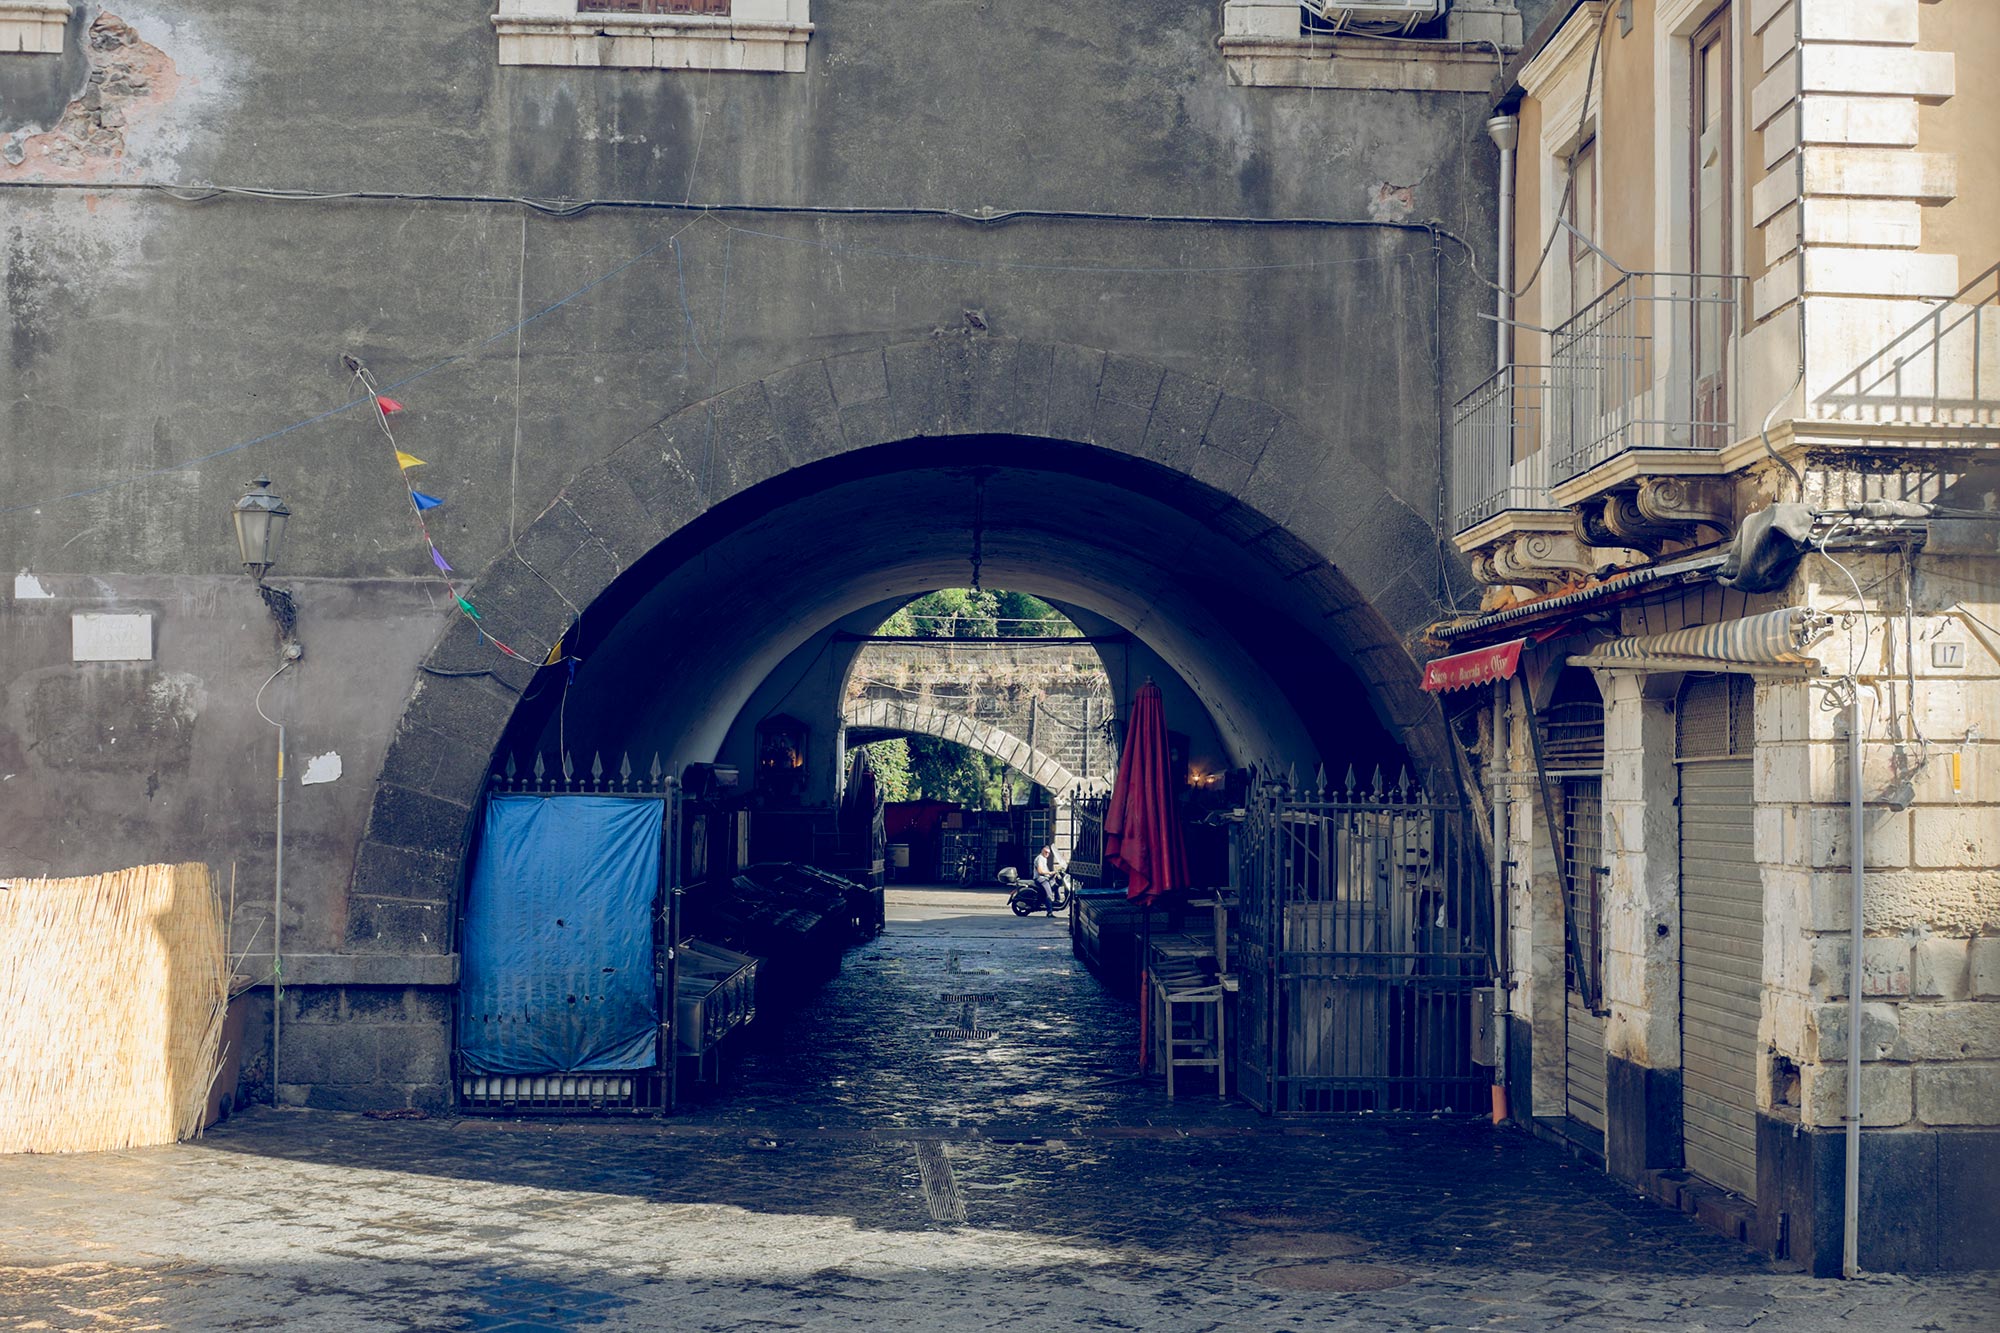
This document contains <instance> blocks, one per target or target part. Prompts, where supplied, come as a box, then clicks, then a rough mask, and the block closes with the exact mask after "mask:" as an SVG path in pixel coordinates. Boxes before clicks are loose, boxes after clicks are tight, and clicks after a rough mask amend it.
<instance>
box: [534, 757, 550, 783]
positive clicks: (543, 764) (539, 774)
mask: <svg viewBox="0 0 2000 1333" xmlns="http://www.w3.org/2000/svg"><path fill="white" fill-rule="evenodd" d="M548 771H549V766H548V762H547V761H546V760H544V759H543V758H542V752H541V751H540V750H537V751H535V767H534V770H533V772H534V774H535V781H537V782H540V781H541V780H542V778H543V776H544V775H545V774H547V772H548Z"/></svg>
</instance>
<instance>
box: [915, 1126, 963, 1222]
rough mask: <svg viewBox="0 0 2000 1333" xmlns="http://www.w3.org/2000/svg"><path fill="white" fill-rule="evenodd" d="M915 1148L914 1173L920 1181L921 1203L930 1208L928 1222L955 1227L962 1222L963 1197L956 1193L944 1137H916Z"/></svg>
mask: <svg viewBox="0 0 2000 1333" xmlns="http://www.w3.org/2000/svg"><path fill="white" fill-rule="evenodd" d="M916 1149H917V1175H918V1178H919V1179H921V1180H922V1182H923V1187H924V1205H925V1207H927V1208H929V1209H930V1214H931V1221H933V1222H942V1223H944V1224H945V1225H946V1226H958V1225H959V1224H961V1223H963V1222H964V1221H965V1196H964V1195H963V1194H961V1193H960V1192H959V1189H958V1177H957V1176H956V1175H954V1174H953V1173H952V1169H951V1157H950V1155H949V1154H948V1153H947V1152H946V1151H945V1146H944V1140H942V1139H918V1140H917V1141H916Z"/></svg>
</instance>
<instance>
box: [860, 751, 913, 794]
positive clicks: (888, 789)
mask: <svg viewBox="0 0 2000 1333" xmlns="http://www.w3.org/2000/svg"><path fill="white" fill-rule="evenodd" d="M861 748H862V749H864V750H866V751H867V752H868V763H869V765H870V766H871V767H873V768H874V770H875V790H876V791H878V792H880V793H881V794H882V799H883V800H885V801H907V800H910V799H911V797H910V743H909V742H908V741H906V740H904V739H903V738H902V737H901V736H892V737H890V738H889V739H888V740H886V741H873V742H871V743H869V744H867V745H864V746H862V747H861Z"/></svg>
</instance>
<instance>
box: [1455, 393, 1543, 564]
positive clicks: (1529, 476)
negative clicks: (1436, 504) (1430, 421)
mask: <svg viewBox="0 0 2000 1333" xmlns="http://www.w3.org/2000/svg"><path fill="white" fill-rule="evenodd" d="M1548 379H1549V368H1548V367H1547V366H1507V367H1506V368H1504V369H1502V370H1499V371H1496V372H1495V373H1494V374H1493V375H1491V376H1489V377H1488V378H1487V380H1486V381H1485V382H1484V383H1483V384H1481V385H1480V386H1479V387H1478V388H1476V389H1474V390H1473V391H1472V392H1471V393H1468V394H1467V395H1465V397H1463V398H1461V399H1459V400H1458V406H1457V408H1456V409H1454V411H1453V413H1452V422H1451V489H1450V500H1451V530H1452V532H1453V533H1454V534H1458V533H1464V532H1469V531H1471V530H1472V529H1473V528H1476V527H1478V526H1479V525H1480V524H1482V523H1484V522H1486V521H1487V520H1489V519H1492V518H1497V517H1499V516H1500V515H1501V514H1505V513H1508V512H1510V511H1523V510H1530V511H1537V512H1548V511H1552V510H1556V509H1559V508H1560V506H1558V505H1556V504H1555V503H1554V502H1553V501H1551V500H1550V499H1549V455H1548V450H1547V449H1546V448H1545V447H1544V442H1543V439H1542V416H1543V412H1542V409H1543V405H1544V403H1545V402H1546V401H1547V398H1548Z"/></svg>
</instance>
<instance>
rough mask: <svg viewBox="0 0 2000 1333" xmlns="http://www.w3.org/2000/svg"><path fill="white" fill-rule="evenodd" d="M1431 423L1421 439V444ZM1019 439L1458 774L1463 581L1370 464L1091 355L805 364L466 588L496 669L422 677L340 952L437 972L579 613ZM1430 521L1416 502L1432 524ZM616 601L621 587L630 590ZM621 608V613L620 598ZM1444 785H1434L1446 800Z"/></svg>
mask: <svg viewBox="0 0 2000 1333" xmlns="http://www.w3.org/2000/svg"><path fill="white" fill-rule="evenodd" d="M1433 431H1434V423H1431V422H1428V421H1426V422H1424V423H1422V429H1421V431H1420V432H1418V434H1420V435H1422V436H1423V437H1424V438H1425V439H1426V440H1428V439H1429V437H1430V436H1431V434H1432V433H1433ZM974 436H988V437H992V436H1021V437H1035V438H1040V439H1044V440H1053V441H1065V442H1073V443H1075V444H1077V445H1079V446H1085V447H1088V448H1089V449H1092V450H1097V451H1103V452H1105V453H1107V454H1111V455H1116V456H1121V457H1123V458H1125V459H1128V460H1137V461H1139V462H1141V463H1144V464H1148V465H1151V466H1152V467H1153V468H1154V469H1156V470H1157V471H1158V473H1159V474H1160V475H1161V476H1162V477H1164V478H1165V480H1164V481H1163V483H1162V488H1163V490H1165V491H1172V492H1174V494H1173V496H1172V498H1173V499H1174V502H1175V503H1178V504H1182V505H1184V506H1185V507H1186V509H1187V511H1188V512H1190V513H1199V515H1200V516H1201V521H1202V522H1203V523H1204V524H1206V525H1207V526H1208V527H1209V528H1210V529H1212V530H1213V531H1214V532H1215V533H1217V534H1219V535H1220V536H1222V537H1224V538H1226V539H1227V540H1228V541H1229V542H1232V543H1234V544H1235V545H1236V546H1237V547H1240V548H1241V549H1242V550H1243V551H1244V552H1246V553H1248V555H1249V556H1251V557H1252V558H1254V559H1255V560H1257V561H1259V562H1261V564H1262V565H1264V566H1267V567H1268V568H1269V569H1270V570H1271V571H1272V574H1273V576H1274V577H1275V578H1277V579H1281V580H1282V581H1283V582H1284V585H1285V587H1286V589H1287V596H1288V597H1289V598H1292V599H1294V600H1295V603H1296V605H1297V606H1298V607H1299V608H1300V614H1301V615H1302V616H1307V617H1310V616H1315V615H1316V616H1318V617H1320V620H1319V621H1317V622H1315V623H1318V624H1320V625H1322V626H1323V631H1324V632H1325V633H1326V634H1327V635H1329V636H1330V638H1331V640H1332V641H1335V642H1337V643H1338V644H1339V645H1341V651H1342V652H1343V653H1344V655H1345V658H1346V660H1347V661H1348V662H1349V663H1350V664H1351V666H1352V668H1353V670H1354V672H1355V673H1356V675H1357V676H1358V677H1359V678H1360V680H1361V681H1362V682H1363V683H1364V684H1365V686H1366V688H1367V690H1368V692H1369V695H1370V699H1371V703H1372V705H1373V708H1374V711H1375V714H1376V716H1377V717H1378V718H1379V719H1380V720H1381V721H1382V723H1383V724H1384V726H1385V727H1386V728H1387V729H1388V731H1389V733H1390V734H1391V735H1392V736H1394V737H1395V738H1396V739H1397V740H1399V741H1400V743H1401V744H1403V745H1404V746H1405V748H1406V749H1407V750H1408V752H1409V753H1410V754H1411V755H1412V757H1413V758H1415V759H1416V760H1417V761H1418V763H1420V764H1421V765H1422V766H1423V767H1425V768H1427V769H1429V770H1431V771H1432V772H1435V773H1440V774H1450V773H1451V772H1452V768H1451V760H1450V750H1449V744H1450V742H1449V738H1448V737H1447V736H1446V735H1445V732H1444V723H1443V718H1442V715H1441V713H1440V712H1439V710H1438V708H1437V705H1436V701H1435V700H1434V699H1432V698H1431V697H1430V696H1427V695H1425V694H1424V693H1423V692H1422V691H1421V689H1420V688H1419V685H1418V681H1419V676H1420V669H1419V663H1418V658H1417V655H1416V653H1415V652H1414V651H1413V645H1414V644H1415V643H1416V642H1417V640H1418V639H1419V637H1420V636H1421V634H1422V632H1423V630H1424V629H1425V628H1426V627H1427V626H1428V625H1429V624H1431V623H1432V622H1433V621H1434V620H1435V619H1436V618H1437V615H1438V613H1439V609H1440V608H1439V595H1440V592H1441V591H1443V589H1444V587H1445V586H1446V585H1447V583H1448V581H1455V582H1456V583H1457V584H1458V585H1459V586H1463V584H1464V580H1465V577H1466V576H1465V575H1464V574H1463V572H1462V571H1461V570H1460V569H1459V568H1458V567H1457V565H1456V564H1455V562H1453V561H1452V560H1450V559H1449V558H1447V557H1446V556H1445V555H1444V554H1443V553H1442V551H1441V548H1440V544H1439V539H1438V535H1437V533H1436V532H1435V531H1434V529H1433V528H1432V526H1431V523H1430V521H1429V520H1428V519H1427V518H1426V517H1425V514H1424V512H1422V511H1420V510H1419V509H1417V508H1415V507H1413V506H1412V505H1411V504H1409V503H1408V502H1407V501H1406V500H1405V499H1404V498H1403V497H1400V496H1398V495H1396V494H1395V493H1394V492H1393V490H1392V489H1391V488H1390V486H1389V485H1388V483H1387V481H1386V480H1385V479H1384V476H1383V470H1382V468H1381V466H1380V464H1379V460H1376V459H1371V458H1368V457H1364V456H1361V455H1360V454H1357V453H1356V452H1355V451H1353V450H1352V449H1349V448H1346V447H1344V446H1341V445H1336V444H1332V443H1329V442H1328V441H1327V440H1326V439H1325V438H1324V437H1322V436H1321V435H1320V434H1318V433H1317V432H1316V431H1314V430H1313V429H1311V428H1310V427H1309V426H1308V425H1307V424H1306V423H1304V422H1301V421H1299V420H1297V419H1296V418H1294V417H1291V416H1288V415H1287V414H1285V413H1283V412H1281V411H1279V410H1277V409H1276V408H1274V407H1272V406H1271V405H1269V404H1267V403H1264V402H1261V401H1258V400H1254V399H1249V398H1245V397H1242V396H1240V395H1237V394H1233V393H1230V392H1229V391H1227V390H1226V389H1224V388H1223V387H1221V386H1220V385H1218V384H1216V383H1212V382H1208V381H1205V380H1203V379H1201V378H1198V377H1196V376H1193V375H1190V374H1187V373H1185V372H1184V371H1182V370H1179V369H1174V368H1170V367H1167V366H1162V365H1159V364H1156V363H1153V362H1149V361H1146V360H1143V359H1140V358H1135V357H1131V356H1126V355H1122V354H1120V353H1116V352H1107V351H1104V350H1101V349H1096V348H1091V347H1084V346H1079V345H1075V344H1069V343H1060V342H1036V341H1029V340H1022V339H1013V338H1002V337H992V336H983V335H965V334H952V335H945V336H938V337H932V338H925V339H920V340H916V341H910V342H902V343H897V344H893V345H890V346H886V347H882V348H878V349H871V350H866V351H858V352H851V353H847V354H844V355H840V356H834V357H828V358H824V359H819V360H812V361H808V362H805V363H803V364H800V365H794V366H790V367H787V368H785V369H783V370H779V371H776V372H774V373H772V374H770V375H767V376H765V377H763V378H762V379H758V380H753V381H750V382H748V383H744V384H740V385H738V386H736V387H734V388H732V389H729V390H727V391H726V392H723V393H720V394H717V395H715V396H713V397H710V398H707V399H704V400H702V401H699V402H695V403H692V404H690V405H688V406H686V407H684V408H682V409H680V410H679V411H677V412H675V413H674V414H673V415H672V416H669V417H667V418H665V419H663V420H661V421H660V422H658V423H657V424H656V425H654V426H653V427H652V428H650V429H648V430H646V431H644V432H642V433H640V434H639V435H638V436H636V437H635V438H633V439H632V440H631V441H630V442H628V443H627V444H626V445H624V446H623V447H621V448H620V449H618V450H617V451H616V452H614V453H612V454H611V455H609V456H608V457H606V458H605V459H603V460H601V461H600V462H598V463H597V464H595V465H593V466H591V467H590V468H588V469H586V470H585V471H583V472H582V473H580V474H578V475H577V476H576V477H575V478H573V479H572V480H571V481H570V482H569V483H568V484H567V485H566V486H565V487H564V488H563V491H562V493H561V494H560V496H559V497H558V498H557V500H556V501H555V503H553V504H551V505H550V506H549V507H548V509H547V510H545V511H544V512H543V513H542V514H541V516H540V517H539V518H537V520H536V521H535V522H534V523H533V524H532V525H531V526H530V527H528V528H527V529H526V530H525V531H523V532H522V533H521V534H520V536H519V538H518V539H517V540H516V542H515V543H514V544H513V546H512V547H511V548H510V549H509V550H507V551H506V552H504V553H503V554H501V555H500V556H498V557H496V558H495V559H494V560H493V561H492V562H491V563H489V564H488V565H487V567H486V568H485V569H484V570H482V571H481V572H480V573H479V576H478V578H477V580H476V581H475V585H474V586H475V587H476V590H477V597H478V602H479V605H480V608H481V610H482V613H483V614H484V615H485V617H486V621H485V624H486V626H487V627H488V628H491V629H492V630H493V631H494V632H495V633H498V634H502V635H503V636H505V637H507V638H508V640H509V641H510V642H512V643H514V644H515V646H516V647H518V648H519V649H520V650H521V651H522V652H523V654H524V655H526V656H528V657H530V658H531V659H533V660H532V661H530V662H522V661H517V660H513V659H509V658H504V657H500V656H498V655H496V654H495V653H494V651H493V649H492V648H491V647H490V646H489V645H487V644H486V643H484V642H482V641H481V637H480V633H479V629H478V627H475V626H474V625H473V624H472V623H471V622H470V621H467V620H464V619H455V620H454V621H453V623H452V624H451V625H450V626H448V627H447V628H446V630H445V631H444V632H443V634H442V635H441V636H440V637H439V639H438V642H437V643H436V644H435V645H434V646H433V648H432V649H431V651H430V653H429V654H428V656H427V657H426V660H425V662H424V664H423V666H422V667H421V668H420V670H419V673H418V677H417V679H416V681H415V683H414V686H413V689H412V691H411V693H410V697H409V700H408V703H407V704H406V706H405V709H404V712H403V715H402V718H401V720H400V722H399V725H398V728H397V733H396V735H395V737H394V739H393V740H392V742H391V745H390V747H389V751H388V754H387V756H386V758H385V760H384V763H383V766H382V770H381V772H380V773H379V775H378V777H377V785H376V791H375V795H374V800H373V804H372V806H371V809H370V814H369V819H368V825H367V830H366V833H365V834H364V837H363V841H362V844H361V846H360V848H359V849H358V851H357V855H356V859H355V869H354V877H353V881H352V885H351V889H350V897H349V912H348V921H347V941H346V943H347V948H348V949H349V951H351V952H355V953H369V952H398V953H408V952H413V951H414V952H423V951H425V950H435V951H437V952H440V953H449V952H451V950H452V947H453V945H452V940H451V928H452V927H451V922H452V907H453V904H454V902H455V900H456V895H457V892H458V884H459V878H460V869H461V861H462V857H463V853H464V851H465V848H466V845H467V840H468V838H469V836H470V832H471V827H472V822H473V821H472V816H473V813H474V811H475V810H476V809H477V806H478V802H479V797H480V792H481V790H482V787H483V785H484V782H485V779H486V775H487V772H488V769H489V766H490V764H491V762H492V757H493V755H494V754H495V752H496V750H497V749H498V747H499V745H500V742H501V740H502V738H503V736H504V735H505V733H506V731H507V728H508V726H509V722H510V719H512V717H513V716H514V714H515V710H516V708H517V706H518V705H519V703H520V702H521V695H522V692H523V691H524V690H525V689H526V688H527V687H528V685H529V683H530V681H531V680H532V679H533V678H534V675H535V672H536V666H535V665H534V662H538V661H539V660H540V659H541V658H542V657H543V656H544V655H545V654H546V653H547V652H548V651H549V649H550V648H551V647H552V645H553V644H554V643H555V641H556V639H557V637H558V636H559V635H560V634H561V633H562V632H563V629H564V627H565V626H567V625H568V624H569V623H570V621H571V620H572V618H573V617H574V616H575V614H576V612H577V610H578V609H579V608H586V607H589V606H591V605H592V603H593V602H595V601H597V599H599V598H600V597H603V596H606V595H612V596H616V595H618V592H619V589H618V585H619V584H620V582H621V576H625V575H627V574H628V573H631V574H632V579H643V578H644V571H643V570H639V571H635V570H634V567H635V566H637V565H639V564H640V563H641V562H642V561H643V560H644V559H645V557H646V556H647V555H648V553H650V552H653V551H654V550H655V549H656V548H659V547H661V546H662V544H663V543H667V542H668V541H669V540H670V539H671V538H672V537H673V536H674V535H675V534H676V533H681V532H683V531H684V530H686V529H688V528H689V527H690V525H693V524H696V523H697V522H698V521H699V520H701V519H702V518H703V516H704V515H708V514H710V513H711V512H712V511H714V510H715V509H716V507H717V506H721V505H725V504H727V503H728V502H729V501H730V500H731V499H732V498H733V497H737V496H739V495H742V494H743V493H745V492H746V491H749V490H750V489H751V488H753V487H756V486H758V485H760V484H761V483H766V482H771V481H774V480H776V479H779V478H782V477H783V476H784V475H785V474H787V473H789V472H792V471H794V470H796V469H800V468H805V467H808V466H810V465H812V464H815V463H818V462H821V461H824V460H830V459H835V458H838V457H840V456H843V455H847V454H853V453H858V452H860V451H863V450H871V449H876V448H879V447H882V446H887V445H894V444H900V443H904V442H911V441H917V442H935V443H937V445H938V446H939V448H940V449H945V448H948V447H949V445H950V442H952V441H953V440H955V439H961V438H964V437H974ZM1425 508H1426V510H1427V509H1428V508H1429V501H1428V500H1426V502H1425ZM632 579H626V580H624V581H625V582H627V583H629V582H631V581H632ZM627 595H629V592H628V593H627ZM1446 780H1447V781H1449V780H1450V779H1449V778H1447V779H1446Z"/></svg>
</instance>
